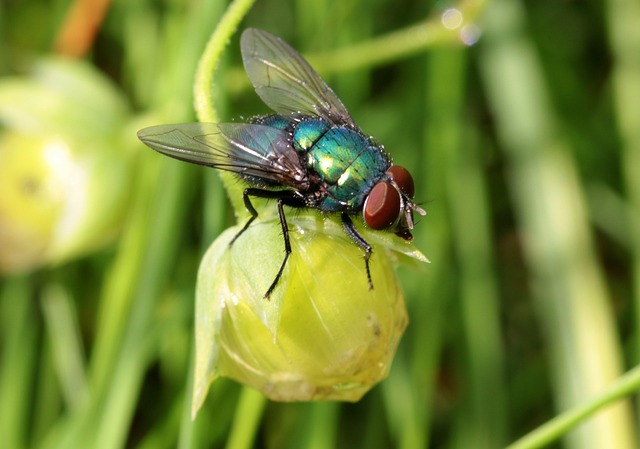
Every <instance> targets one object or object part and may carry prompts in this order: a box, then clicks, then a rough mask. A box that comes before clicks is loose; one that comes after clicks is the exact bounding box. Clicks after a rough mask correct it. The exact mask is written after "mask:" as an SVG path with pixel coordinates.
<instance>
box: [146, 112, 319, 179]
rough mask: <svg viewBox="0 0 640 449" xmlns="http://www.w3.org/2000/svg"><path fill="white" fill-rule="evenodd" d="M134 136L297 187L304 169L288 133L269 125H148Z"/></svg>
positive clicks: (196, 159)
mask: <svg viewBox="0 0 640 449" xmlns="http://www.w3.org/2000/svg"><path fill="white" fill-rule="evenodd" d="M138 138H139V139H140V140H141V141H142V142H143V143H145V144H146V145H148V146H149V147H151V148H152V149H154V150H156V151H158V152H159V153H162V154H164V155H167V156H170V157H172V158H175V159H179V160H182V161H186V162H191V163H194V164H199V165H204V166H207V167H214V168H218V169H220V170H226V171H229V172H232V173H236V174H238V175H241V176H251V177H256V178H260V179H262V180H265V181H266V182H267V183H273V182H275V183H278V184H281V185H287V186H292V187H300V186H301V185H302V184H305V183H306V182H307V175H306V171H305V170H304V168H303V167H302V165H301V163H300V159H299V157H298V155H297V153H296V151H295V149H293V147H292V146H291V144H290V137H289V135H288V134H287V133H286V132H285V131H283V130H281V129H277V128H272V127H270V126H264V125H255V124H245V123H220V124H215V123H184V124H178V125H160V126H151V127H149V128H144V129H142V130H140V131H138Z"/></svg>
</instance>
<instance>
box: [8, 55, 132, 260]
mask: <svg viewBox="0 0 640 449" xmlns="http://www.w3.org/2000/svg"><path fill="white" fill-rule="evenodd" d="M126 118H127V109H126V107H125V103H124V101H123V100H122V98H121V97H120V94H119V92H118V91H116V90H115V89H114V88H113V87H112V86H111V84H110V83H109V82H108V81H107V80H105V79H104V78H103V77H102V76H101V75H100V74H99V73H97V72H96V71H95V69H93V68H92V67H91V66H89V65H87V64H86V63H82V62H78V61H70V60H47V61H44V62H42V63H40V64H38V65H37V66H36V67H35V70H34V72H33V74H32V75H31V76H30V77H29V78H26V77H8V78H4V79H0V126H1V128H0V273H9V272H19V271H25V270H29V269H33V268H36V267H39V266H42V265H46V264H50V263H59V262H62V261H65V260H68V259H69V258H72V257H75V256H78V255H81V254H85V253H87V252H89V251H91V250H93V249H95V248H98V247H99V246H101V245H103V244H104V243H105V242H106V241H107V240H108V239H109V238H110V237H112V236H113V235H114V233H115V231H116V230H117V228H118V227H119V225H120V222H121V219H122V216H123V213H124V211H125V210H126V205H127V199H128V196H129V192H128V190H129V181H130V175H131V168H130V164H131V161H130V158H129V154H128V153H127V151H126V148H124V147H126V145H123V141H122V140H123V139H122V135H123V126H124V123H125V119H126Z"/></svg>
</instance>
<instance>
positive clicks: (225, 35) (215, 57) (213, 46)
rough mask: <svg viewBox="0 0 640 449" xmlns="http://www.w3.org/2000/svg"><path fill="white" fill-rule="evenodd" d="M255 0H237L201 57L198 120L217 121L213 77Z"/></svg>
mask: <svg viewBox="0 0 640 449" xmlns="http://www.w3.org/2000/svg"><path fill="white" fill-rule="evenodd" d="M254 1H255V0H235V1H233V2H232V3H231V5H229V8H228V9H227V11H226V12H225V14H224V15H223V16H222V19H220V22H218V26H217V27H216V29H215V30H214V32H213V34H212V35H211V37H210V38H209V42H207V46H206V48H205V50H204V53H203V54H202V57H201V58H200V63H199V64H198V70H197V72H196V81H195V86H194V103H195V104H194V106H195V109H196V114H197V116H198V120H200V121H201V122H217V121H219V118H218V114H217V113H216V110H215V108H214V106H213V78H214V76H215V74H216V68H217V66H218V63H219V62H220V58H221V57H222V52H223V51H224V49H225V47H226V46H227V44H228V43H229V39H231V36H232V35H233V33H234V32H235V30H236V29H237V28H238V24H239V23H240V21H241V20H242V19H243V18H244V16H245V15H246V14H247V12H248V11H249V9H251V6H253V3H254Z"/></svg>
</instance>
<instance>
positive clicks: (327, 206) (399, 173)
mask: <svg viewBox="0 0 640 449" xmlns="http://www.w3.org/2000/svg"><path fill="white" fill-rule="evenodd" d="M240 46H241V50H242V60H243V63H244V67H245V70H246V72H247V75H248V76H249V79H250V81H251V83H252V84H253V87H254V88H255V91H256V93H257V94H258V95H259V96H260V98H261V99H262V100H263V101H264V102H265V103H266V104H267V105H268V106H269V107H270V108H271V109H273V110H274V111H275V114H272V115H265V116H257V117H253V118H251V119H250V120H249V123H217V124H215V123H188V124H178V125H160V126H152V127H149V128H145V129H142V130H141V131H139V132H138V137H139V138H140V140H141V141H142V142H144V143H145V144H146V145H148V146H149V147H151V148H153V149H154V150H156V151H158V152H160V153H162V154H165V155H167V156H171V157H173V158H176V159H180V160H183V161H187V162H191V163H195V164H200V165H204V166H209V167H214V168H217V169H220V170H226V171H230V172H232V173H235V174H236V175H238V176H239V177H240V178H241V179H242V180H243V181H244V182H245V183H246V185H247V187H246V188H245V189H244V193H243V200H244V204H245V207H246V208H247V210H248V211H249V213H250V214H251V217H250V218H249V220H248V221H247V223H246V224H245V225H244V227H243V228H242V229H241V230H240V232H238V234H237V235H236V236H235V237H234V238H233V240H232V241H231V244H230V245H233V242H235V240H236V239H237V238H238V237H240V235H242V233H243V232H244V231H245V230H246V229H247V228H248V227H249V225H250V224H251V223H252V222H253V220H255V219H256V217H257V216H258V212H257V211H256V209H255V208H254V207H253V204H252V203H251V198H252V197H259V198H271V199H274V200H276V202H277V207H278V214H279V217H280V223H281V225H282V233H283V237H284V247H285V256H284V260H283V261H282V264H281V265H280V269H279V270H278V273H277V275H276V277H275V279H274V280H273V282H272V283H271V285H270V286H269V288H268V289H267V292H266V294H265V297H266V298H268V297H269V296H270V295H271V293H272V292H273V290H274V289H275V288H276V286H277V285H278V281H279V280H280V278H281V276H282V272H283V270H284V268H285V266H286V263H287V260H288V258H289V256H290V254H291V244H290V242H289V231H288V228H287V220H286V217H285V209H284V206H288V207H292V208H313V209H317V210H319V211H321V212H325V213H339V214H340V217H341V220H342V224H343V226H344V229H345V232H346V233H347V235H348V236H349V237H350V238H351V239H352V240H353V241H354V242H355V244H356V245H358V246H359V247H360V248H362V250H363V251H364V261H365V267H366V272H367V281H368V283H369V288H370V289H372V288H373V282H372V280H371V274H370V271H369V258H370V257H371V252H372V249H371V245H370V244H369V243H368V242H367V241H366V240H365V239H364V238H363V237H362V235H361V234H360V233H359V232H358V230H357V229H356V227H355V225H354V223H353V220H352V218H351V217H352V216H354V215H357V214H362V217H363V219H364V223H365V224H366V226H368V227H370V228H372V229H376V230H384V231H389V232H393V233H395V234H397V235H398V236H400V237H402V238H403V239H405V240H411V239H412V238H413V237H412V235H411V230H412V229H413V211H416V212H417V213H419V214H421V215H424V214H425V212H424V210H422V209H421V208H420V207H419V206H417V205H416V204H415V203H414V202H413V194H414V184H413V178H412V177H411V175H410V174H409V172H408V171H407V170H406V169H405V168H403V167H400V166H398V165H393V164H392V162H391V158H390V157H389V155H388V154H387V153H386V152H385V151H384V148H383V147H382V145H380V144H378V143H377V142H376V141H375V140H373V138H371V137H367V136H366V135H365V134H364V133H363V132H362V131H361V130H360V128H359V127H358V125H356V124H355V123H354V121H353V119H352V118H351V116H350V115H349V112H347V110H346V108H345V107H344V105H343V104H342V102H341V101H340V99H339V98H338V97H337V96H336V94H335V93H333V91H332V90H331V88H329V86H327V84H326V83H325V82H324V80H322V78H320V76H319V75H318V74H317V73H316V72H315V71H314V70H313V68H311V66H310V65H309V63H308V62H307V61H305V60H304V59H303V58H302V56H300V54H298V52H296V51H295V50H294V49H293V48H292V47H291V46H290V45H289V44H287V43H286V42H284V41H283V40H282V39H280V38H279V37H277V36H274V35H272V34H270V33H267V32H266V31H262V30H257V29H247V30H245V31H244V33H242V38H241V42H240Z"/></svg>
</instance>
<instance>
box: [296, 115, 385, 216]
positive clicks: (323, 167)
mask: <svg viewBox="0 0 640 449" xmlns="http://www.w3.org/2000/svg"><path fill="white" fill-rule="evenodd" d="M325 123H326V122H325ZM301 125H304V123H302V124H301ZM315 129H319V127H317V126H316V127H315ZM296 134H297V130H296ZM307 166H308V167H309V168H310V169H312V170H313V171H314V172H315V173H317V174H318V176H319V177H320V178H321V179H322V181H323V182H324V183H325V185H326V190H327V193H328V194H327V196H326V197H324V198H323V199H322V201H321V202H320V203H319V204H318V208H319V209H321V210H324V211H340V210H358V209H360V208H361V207H362V203H363V202H364V199H365V197H366V196H367V195H368V193H369V192H370V191H371V189H372V188H373V186H374V185H375V184H376V182H377V181H378V180H379V179H380V178H381V177H382V176H384V173H385V172H386V171H387V169H388V168H389V166H390V161H389V159H388V158H387V156H386V154H385V153H384V151H382V149H381V148H378V147H375V146H372V145H371V143H370V142H369V140H368V139H367V138H366V137H364V136H363V135H361V134H360V133H358V132H356V131H353V130H351V129H348V128H342V127H333V128H329V129H328V130H323V131H322V135H321V137H319V138H318V139H317V140H316V141H315V142H314V143H313V144H312V145H311V146H310V147H309V149H308V150H307Z"/></svg>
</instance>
